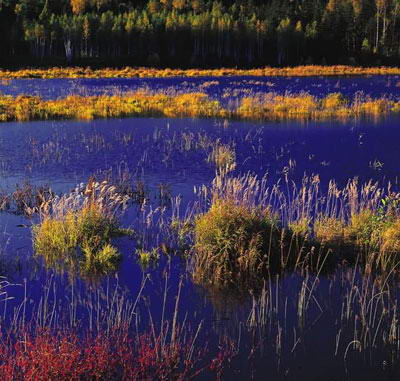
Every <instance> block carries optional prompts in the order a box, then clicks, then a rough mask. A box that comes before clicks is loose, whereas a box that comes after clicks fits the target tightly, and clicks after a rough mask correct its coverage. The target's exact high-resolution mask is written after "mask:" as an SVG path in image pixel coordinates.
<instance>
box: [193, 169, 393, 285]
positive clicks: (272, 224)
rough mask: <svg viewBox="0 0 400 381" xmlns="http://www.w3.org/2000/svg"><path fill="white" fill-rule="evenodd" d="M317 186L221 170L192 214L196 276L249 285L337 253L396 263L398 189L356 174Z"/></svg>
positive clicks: (379, 264)
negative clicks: (338, 183)
mask: <svg viewBox="0 0 400 381" xmlns="http://www.w3.org/2000/svg"><path fill="white" fill-rule="evenodd" d="M319 185H320V183H319V178H318V177H317V176H314V177H311V178H305V179H304V180H303V183H302V186H301V187H300V188H297V187H295V185H294V184H293V191H292V192H290V191H289V187H291V186H292V185H289V183H287V184H286V187H287V188H286V189H285V186H283V187H282V186H281V185H280V183H277V184H275V185H273V186H268V183H267V181H266V178H263V179H261V180H258V179H257V177H255V176H252V175H250V174H248V175H245V176H242V177H229V176H225V175H224V176H223V175H218V176H217V177H216V178H215V179H214V182H213V185H212V188H211V190H208V191H207V194H208V195H209V196H208V199H207V200H208V202H207V204H205V205H204V208H205V210H207V209H206V208H207V205H211V207H210V208H209V209H208V210H207V211H206V212H205V213H203V214H200V215H198V216H197V217H196V218H195V219H194V229H193V233H194V248H193V277H194V280H195V282H197V283H201V284H204V285H207V286H210V287H212V288H215V287H216V288H225V287H233V286H235V287H237V286H239V288H240V287H242V286H243V287H247V286H248V287H250V288H251V287H253V286H255V287H257V281H259V282H260V281H261V282H262V280H263V279H264V277H265V275H267V274H271V273H273V272H275V271H276V272H279V271H284V270H288V269H297V270H300V271H301V270H303V269H314V270H316V271H320V269H321V266H323V264H325V265H326V266H332V265H334V264H335V263H340V262H341V260H342V259H346V260H348V261H350V262H353V263H356V262H358V263H360V264H361V263H363V264H365V265H366V266H367V267H368V268H369V269H372V268H373V269H376V270H378V271H382V272H387V271H391V269H394V268H395V267H396V266H398V264H399V263H400V262H399V259H400V193H399V194H395V193H392V192H391V190H390V186H389V188H388V189H387V190H386V191H385V190H384V189H382V188H379V187H378V186H377V184H374V183H372V182H369V183H366V184H364V185H363V186H361V187H360V186H359V185H358V183H357V181H356V180H353V181H349V183H348V184H347V186H346V187H344V188H343V189H338V188H337V186H336V184H335V183H334V182H331V183H330V185H329V189H328V192H327V193H325V192H324V193H321V191H320V187H319ZM288 191H289V192H290V193H289V194H288ZM386 192H387V193H386ZM385 193H386V194H388V195H389V196H385ZM204 195H205V194H203V195H202V197H203V196H204ZM316 200H318V201H316ZM315 203H317V204H315Z"/></svg>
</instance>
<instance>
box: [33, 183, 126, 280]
mask: <svg viewBox="0 0 400 381" xmlns="http://www.w3.org/2000/svg"><path fill="white" fill-rule="evenodd" d="M123 202H124V199H123V198H122V197H121V196H120V195H119V194H118V193H117V192H116V190H115V187H113V186H110V185H108V184H107V183H105V182H104V183H102V184H99V183H95V182H94V181H90V182H89V183H88V185H87V186H86V187H85V189H82V192H75V193H71V194H70V195H66V196H63V197H62V198H60V199H57V198H56V199H54V201H53V204H52V205H51V208H50V209H49V211H48V212H46V213H44V214H42V220H41V222H40V223H39V224H36V225H34V226H33V246H34V250H35V253H36V254H37V255H40V256H42V257H43V258H44V260H45V262H46V264H47V265H48V266H51V267H55V268H63V267H65V266H67V267H68V268H71V267H72V268H75V267H78V269H80V270H83V271H84V272H86V273H104V272H109V271H113V270H115V269H116V268H117V265H118V262H119V260H120V259H121V255H120V254H119V252H118V250H117V249H116V248H115V247H114V246H112V243H111V240H112V239H113V238H114V237H118V236H121V235H126V234H130V231H128V230H125V229H121V228H120V227H119V224H118V221H117V219H116V217H115V209H116V208H118V207H119V206H120V205H121V204H122V203H123Z"/></svg>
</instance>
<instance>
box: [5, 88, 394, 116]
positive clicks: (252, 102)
mask: <svg viewBox="0 0 400 381" xmlns="http://www.w3.org/2000/svg"><path fill="white" fill-rule="evenodd" d="M399 111H400V102H398V101H393V100H389V99H386V98H381V99H371V98H369V97H360V96H358V97H355V98H354V99H353V100H349V99H346V98H345V97H344V96H343V95H342V94H340V93H331V94H328V95H327V96H326V97H325V98H317V97H314V96H312V95H310V94H308V93H304V94H303V93H302V94H288V95H278V94H276V93H267V94H263V95H257V96H252V97H245V98H242V99H241V100H240V101H239V103H238V105H237V106H236V107H233V108H226V107H223V106H222V105H221V103H220V102H219V101H217V100H213V99H211V98H209V97H208V96H207V95H206V94H204V93H185V94H177V95H169V94H166V93H162V92H160V93H148V92H144V91H138V92H135V93H128V94H125V95H100V96H87V97H84V96H78V95H71V96H68V97H66V98H60V99H55V100H43V99H41V98H39V97H34V96H24V95H20V96H17V97H13V96H0V121H2V122H7V121H30V120H54V119H79V120H92V119H98V118H123V117H171V118H174V117H191V118H205V117H213V118H224V119H225V118H226V119H228V118H231V119H237V120H266V121H269V120H271V121H278V120H286V119H294V120H323V119H348V118H357V117H363V116H372V117H376V116H381V115H385V114H389V113H394V112H399Z"/></svg>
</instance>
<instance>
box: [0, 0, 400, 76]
mask: <svg viewBox="0 0 400 381" xmlns="http://www.w3.org/2000/svg"><path fill="white" fill-rule="evenodd" d="M0 33H1V39H0V65H1V66H2V67H14V66H27V65H38V66H46V65H49V66H50V65H71V64H75V65H93V66H101V65H109V66H119V65H131V66H132V65H143V66H153V67H181V68H186V67H221V66H225V67H227V66H231V67H257V66H266V65H268V66H293V65H302V64H303V65H304V64H319V65H324V64H347V65H356V64H357V65H396V64H398V61H399V58H400V0H148V1H147V0H126V1H118V0H0Z"/></svg>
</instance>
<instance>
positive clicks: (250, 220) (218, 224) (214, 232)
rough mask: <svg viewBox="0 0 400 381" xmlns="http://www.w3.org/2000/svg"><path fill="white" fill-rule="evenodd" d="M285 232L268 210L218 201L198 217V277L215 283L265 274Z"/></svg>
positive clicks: (235, 283) (227, 201) (196, 268)
mask: <svg viewBox="0 0 400 381" xmlns="http://www.w3.org/2000/svg"><path fill="white" fill-rule="evenodd" d="M281 239H282V234H281V231H280V229H278V227H277V221H276V220H275V219H274V217H273V216H271V215H270V213H269V212H268V210H263V209H251V208H248V207H246V206H245V205H240V204H239V205H238V204H235V203H234V202H233V201H230V200H216V201H215V202H214V203H213V204H212V206H211V208H210V210H209V211H208V212H207V213H205V214H203V215H201V216H198V217H197V218H196V220H195V251H196V259H195V265H194V279H195V280H197V281H200V280H206V282H207V283H209V284H211V285H213V286H215V285H222V286H225V285H227V284H234V285H235V286H238V285H239V284H242V283H243V281H244V280H246V282H248V281H249V280H251V279H252V278H255V277H258V276H259V275H260V273H265V272H266V271H267V270H268V267H269V265H270V263H269V260H270V257H269V256H268V253H270V252H276V251H280V246H281Z"/></svg>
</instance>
